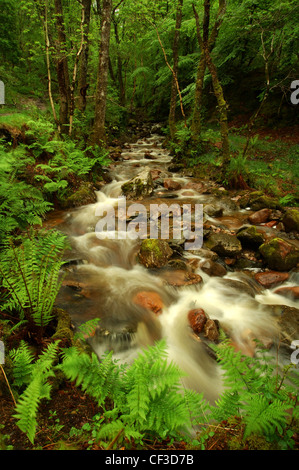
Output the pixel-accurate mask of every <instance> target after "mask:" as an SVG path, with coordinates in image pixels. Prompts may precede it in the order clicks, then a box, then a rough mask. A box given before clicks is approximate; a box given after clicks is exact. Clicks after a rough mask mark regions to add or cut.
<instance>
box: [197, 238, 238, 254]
mask: <svg viewBox="0 0 299 470" xmlns="http://www.w3.org/2000/svg"><path fill="white" fill-rule="evenodd" d="M205 246H206V248H208V249H209V250H212V251H214V252H215V253H217V254H218V255H219V256H229V257H234V256H237V255H238V254H240V253H241V250H242V245H241V242H240V240H239V239H238V238H237V237H236V235H231V234H229V233H221V232H220V233H213V234H212V235H210V236H209V237H208V239H207V241H206V242H205Z"/></svg>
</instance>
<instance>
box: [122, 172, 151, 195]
mask: <svg viewBox="0 0 299 470" xmlns="http://www.w3.org/2000/svg"><path fill="white" fill-rule="evenodd" d="M121 189H122V194H123V195H124V196H126V198H127V199H139V200H141V199H143V198H144V197H147V196H151V195H152V193H153V191H154V183H153V178H152V174H151V172H150V171H148V170H144V171H143V172H141V173H140V174H139V175H137V176H135V177H134V178H132V179H131V180H130V181H127V182H126V183H124V184H123V185H122V187H121Z"/></svg>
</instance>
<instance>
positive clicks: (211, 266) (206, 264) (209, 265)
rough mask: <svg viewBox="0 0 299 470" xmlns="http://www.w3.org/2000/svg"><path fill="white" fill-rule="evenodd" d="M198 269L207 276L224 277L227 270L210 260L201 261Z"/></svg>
mask: <svg viewBox="0 0 299 470" xmlns="http://www.w3.org/2000/svg"><path fill="white" fill-rule="evenodd" d="M199 268H200V269H201V270H202V271H203V272H204V273H206V274H208V275H209V276H220V277H221V276H225V274H227V270H226V269H225V267H224V266H222V264H220V263H216V262H215V261H212V260H210V259H207V260H205V261H202V262H201V263H200V264H199Z"/></svg>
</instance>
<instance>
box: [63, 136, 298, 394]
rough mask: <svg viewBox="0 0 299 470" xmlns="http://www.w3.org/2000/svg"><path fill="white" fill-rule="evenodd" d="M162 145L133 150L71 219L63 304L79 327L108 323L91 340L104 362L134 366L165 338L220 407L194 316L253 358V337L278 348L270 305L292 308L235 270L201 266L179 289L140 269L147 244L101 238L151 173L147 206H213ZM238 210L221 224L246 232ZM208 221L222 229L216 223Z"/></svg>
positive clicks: (147, 142) (141, 144)
mask: <svg viewBox="0 0 299 470" xmlns="http://www.w3.org/2000/svg"><path fill="white" fill-rule="evenodd" d="M161 143H162V138H161V137H160V136H159V135H156V134H154V135H151V136H150V137H149V138H145V139H141V140H139V141H138V142H136V143H135V144H128V145H126V148H125V149H124V151H123V153H122V159H121V161H117V162H115V163H114V164H113V165H112V169H111V175H112V182H111V183H109V184H107V185H105V186H104V187H103V188H102V190H101V191H98V192H97V202H96V203H95V204H89V205H86V206H83V207H81V208H79V209H77V210H74V211H72V212H70V213H68V214H67V217H66V218H65V222H64V228H66V233H68V235H69V238H70V241H71V245H72V248H73V249H72V253H71V255H70V258H73V259H76V260H79V261H78V263H73V264H71V265H70V267H69V271H68V277H67V280H66V283H65V285H64V287H63V288H62V290H61V292H60V294H59V296H58V300H57V302H58V305H60V306H62V307H65V308H66V310H67V311H68V312H69V313H70V314H71V316H72V319H73V322H74V324H77V325H79V324H81V323H84V322H86V321H87V320H90V319H92V318H100V319H101V321H100V328H99V330H98V331H97V332H96V333H95V335H94V336H93V337H91V338H90V344H91V346H92V348H93V349H94V350H95V352H96V353H97V354H98V355H99V356H100V355H101V354H102V353H103V352H104V350H105V349H107V348H109V349H113V350H114V351H115V355H116V357H118V358H119V359H120V360H121V361H131V360H132V359H133V358H134V357H136V355H137V354H138V352H139V351H140V350H141V348H144V347H146V346H147V345H149V344H154V342H155V341H156V340H158V339H161V338H165V339H166V341H167V345H168V354H169V358H170V359H171V360H173V361H175V362H176V363H177V364H178V366H179V367H180V368H181V369H182V370H183V371H184V372H185V373H186V374H187V377H186V379H184V385H185V386H187V387H190V388H193V389H195V390H197V391H199V392H203V393H204V395H205V397H206V398H207V399H209V400H212V401H213V400H215V399H216V398H217V396H218V394H219V393H220V391H221V390H222V382H221V371H220V370H219V367H218V365H217V362H216V361H215V358H214V357H213V354H212V352H211V350H210V347H209V341H208V340H206V339H205V338H203V339H199V338H198V337H196V335H195V334H194V333H193V331H192V330H191V327H190V325H189V322H188V312H189V311H190V310H191V309H195V308H201V309H203V310H204V311H205V313H206V315H207V316H208V317H209V318H210V319H213V320H216V321H218V322H219V324H220V326H221V328H223V329H224V331H225V332H226V333H227V334H228V335H229V336H230V338H231V339H232V343H233V344H234V345H235V346H236V348H238V349H241V350H243V351H244V352H245V353H249V354H252V351H253V348H254V347H253V340H254V338H257V339H260V340H261V341H262V342H264V343H265V344H269V342H270V343H271V342H272V343H273V347H275V343H276V341H277V338H278V327H277V322H276V317H275V315H273V312H272V309H271V305H280V304H283V305H287V302H288V301H287V300H286V299H285V298H283V297H282V296H280V295H277V294H274V293H273V291H271V290H266V291H262V290H261V289H258V286H257V285H255V284H254V282H253V281H252V277H250V270H248V275H247V276H246V274H244V272H241V271H235V272H234V271H233V270H231V271H229V270H228V271H227V274H225V275H224V276H222V277H219V276H217V277H216V276H209V275H208V274H206V272H204V271H203V270H202V269H201V268H200V267H197V268H196V269H195V270H194V271H193V272H194V274H198V275H200V276H201V277H202V280H203V282H202V283H201V284H194V285H182V286H180V287H175V286H173V285H170V284H169V283H167V282H165V277H164V276H163V273H164V270H149V269H147V268H146V267H144V266H142V265H141V264H140V263H139V262H138V260H137V258H136V255H137V253H138V249H139V246H140V240H138V239H137V240H134V239H130V238H128V237H127V238H125V236H124V237H123V238H124V239H118V237H117V236H115V239H112V238H111V234H107V236H106V237H103V238H102V239H99V238H98V237H97V235H96V233H95V225H96V222H97V220H98V218H97V217H96V212H97V210H98V209H99V208H100V207H101V205H105V204H107V203H109V204H111V205H112V206H113V207H114V208H116V207H117V202H118V197H119V196H121V194H122V189H121V186H122V185H123V184H124V183H125V182H127V181H128V180H130V179H131V178H132V177H134V176H136V175H137V174H138V173H140V172H141V171H143V170H144V169H145V168H148V169H150V170H152V171H154V172H156V174H157V175H158V177H157V178H156V179H155V190H154V194H153V195H151V196H150V197H147V198H145V199H144V200H142V201H140V202H141V203H143V204H145V205H147V207H148V205H149V204H150V203H152V202H157V201H159V202H161V201H166V200H169V201H175V202H178V203H182V202H183V201H184V202H186V201H187V202H190V203H196V202H197V203H200V204H205V203H210V202H211V200H213V196H212V195H211V193H208V192H206V194H205V192H204V191H200V190H199V188H200V185H199V184H198V186H196V185H193V186H192V184H191V185H190V184H189V185H188V183H190V182H191V183H193V182H194V179H193V178H191V177H188V176H183V175H180V174H178V173H171V172H169V171H168V169H167V168H168V167H169V164H170V162H171V158H170V155H169V152H168V151H167V150H164V149H163V148H162V145H161ZM149 152H150V157H151V159H149V158H148V155H149ZM163 178H171V180H172V181H174V182H177V183H179V185H180V189H177V191H175V190H173V191H171V190H167V189H165V187H164V186H163V181H162V180H163ZM161 181H162V183H161ZM186 186H187V188H186V189H184V187H186ZM188 186H189V187H188ZM178 188H179V186H178ZM232 207H234V206H233V204H232V205H230V204H226V205H225V204H224V212H223V214H222V222H223V221H224V219H225V217H226V216H227V217H228V219H229V220H230V222H231V221H232V220H234V221H236V220H237V219H238V217H239V216H240V219H238V220H240V225H242V216H243V214H237V213H234V212H233V211H232ZM225 211H226V212H225ZM207 219H208V220H209V221H210V222H213V221H215V222H217V218H213V217H212V218H211V217H210V218H209V217H208V216H207ZM218 223H219V222H218ZM119 238H121V237H119ZM180 257H181V259H182V260H184V261H185V262H188V261H190V260H193V261H194V260H195V261H196V260H198V261H202V260H204V259H205V257H204V255H203V254H200V253H190V252H184V251H181V253H180ZM242 286H243V287H244V289H242ZM240 287H241V288H240ZM142 292H150V293H155V294H157V295H158V296H159V299H160V300H161V304H162V309H161V312H160V314H159V315H157V314H155V313H154V312H153V311H152V310H151V309H148V308H145V307H144V306H142V305H140V304H138V303H137V302H136V295H137V294H138V293H142ZM273 296H275V297H273ZM291 306H292V305H291ZM103 330H105V331H106V333H107V334H103Z"/></svg>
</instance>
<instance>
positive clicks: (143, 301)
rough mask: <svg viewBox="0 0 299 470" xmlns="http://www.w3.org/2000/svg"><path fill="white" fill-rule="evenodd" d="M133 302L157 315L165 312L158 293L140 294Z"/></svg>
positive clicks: (144, 292)
mask: <svg viewBox="0 0 299 470" xmlns="http://www.w3.org/2000/svg"><path fill="white" fill-rule="evenodd" d="M133 302H134V303H136V304H137V305H140V306H141V307H144V308H146V309H149V310H151V311H152V312H154V313H155V314H156V315H161V313H162V310H163V301H162V299H161V297H160V295H159V294H158V293H157V292H152V291H142V292H138V294H136V295H135V297H134V298H133Z"/></svg>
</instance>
